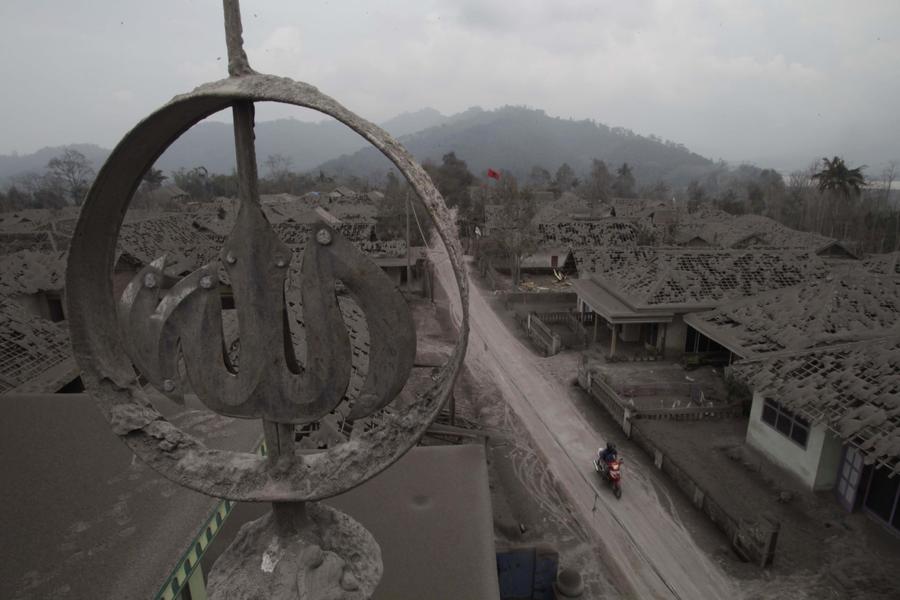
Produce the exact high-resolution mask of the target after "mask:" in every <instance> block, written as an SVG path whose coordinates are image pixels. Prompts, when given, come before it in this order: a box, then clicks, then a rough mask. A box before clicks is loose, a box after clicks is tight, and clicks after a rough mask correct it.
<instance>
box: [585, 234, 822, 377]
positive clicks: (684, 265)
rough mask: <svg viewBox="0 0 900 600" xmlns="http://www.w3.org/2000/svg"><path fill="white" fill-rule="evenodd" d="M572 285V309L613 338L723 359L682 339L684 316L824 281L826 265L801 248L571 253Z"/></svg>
mask: <svg viewBox="0 0 900 600" xmlns="http://www.w3.org/2000/svg"><path fill="white" fill-rule="evenodd" d="M576 261H577V262H578V272H579V274H580V279H578V280H575V281H573V283H572V285H573V288H574V290H575V292H576V293H577V295H578V310H579V311H580V312H582V313H584V314H585V320H586V321H587V322H590V321H593V322H594V332H595V338H596V336H597V334H598V328H599V327H600V325H604V326H605V327H606V328H609V329H610V330H611V334H610V335H611V337H610V342H609V343H610V355H613V354H615V348H616V344H617V342H616V340H617V339H618V340H619V341H622V342H629V343H640V344H650V345H653V346H655V347H656V349H657V350H658V351H660V352H665V353H668V354H671V355H681V354H683V353H703V354H707V355H713V356H716V357H718V358H719V359H720V360H721V359H722V358H724V360H727V358H728V355H727V350H726V349H725V348H723V347H721V346H719V345H717V344H709V343H704V342H703V341H702V340H698V339H696V338H695V337H692V336H690V335H689V332H688V328H687V325H686V324H685V321H684V319H685V316H686V315H688V314H689V313H695V312H701V311H706V310H710V309H713V308H715V307H717V306H719V305H721V304H723V303H726V302H728V301H730V300H735V299H737V298H742V297H747V296H753V295H756V294H759V293H761V292H765V291H768V290H772V289H779V288H785V287H790V286H794V285H798V284H800V283H803V282H806V281H810V280H815V279H820V278H824V277H825V276H826V275H827V274H828V273H829V271H828V268H827V266H826V265H825V263H824V262H823V261H822V260H821V259H820V258H819V257H818V256H816V255H815V254H814V253H812V252H810V251H807V250H793V251H789V250H779V251H765V250H732V249H696V250H695V249H686V248H655V247H645V246H638V247H634V248H621V249H617V248H609V249H606V250H604V251H602V252H594V253H590V254H589V253H586V252H582V253H577V254H576Z"/></svg>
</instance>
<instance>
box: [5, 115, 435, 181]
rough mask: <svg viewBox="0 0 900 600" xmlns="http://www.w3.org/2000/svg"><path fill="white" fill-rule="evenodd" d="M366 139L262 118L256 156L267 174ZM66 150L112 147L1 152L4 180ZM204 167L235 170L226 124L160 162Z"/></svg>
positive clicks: (183, 143) (407, 118) (89, 153)
mask: <svg viewBox="0 0 900 600" xmlns="http://www.w3.org/2000/svg"><path fill="white" fill-rule="evenodd" d="M446 119H447V117H445V116H444V115H442V114H441V113H439V112H438V111H436V110H434V109H433V108H424V109H422V110H419V111H416V112H407V113H403V114H400V115H398V116H396V117H394V118H392V119H389V120H387V121H385V122H384V123H382V124H381V126H382V127H384V128H385V129H386V130H387V131H388V132H390V133H391V134H392V135H394V136H403V135H406V134H409V133H412V132H415V131H419V130H421V129H425V128H428V127H432V126H433V125H436V124H439V123H442V122H444V121H445V120H446ZM365 146H366V141H365V140H364V139H363V138H362V137H360V136H359V135H357V134H356V133H354V132H353V131H351V130H350V129H349V128H347V127H345V126H344V125H342V124H341V123H338V122H337V121H334V120H330V119H329V120H324V121H320V122H318V123H311V122H308V121H300V120H297V119H278V120H274V121H260V122H258V123H257V124H256V156H257V160H258V161H259V168H260V172H261V173H262V174H265V170H266V166H265V161H266V158H267V157H268V156H269V155H273V154H280V155H282V156H284V157H287V158H288V159H289V160H290V163H291V164H290V168H291V169H292V170H294V171H299V172H304V171H310V170H312V169H314V168H316V167H317V166H319V165H320V164H321V163H323V162H325V161H327V160H330V159H333V158H335V157H337V156H341V155H342V154H348V153H351V152H356V151H357V150H360V149H362V148H364V147H365ZM66 149H72V150H77V151H79V152H81V153H82V154H84V155H85V157H86V158H87V159H88V162H89V163H90V164H91V166H92V167H93V168H94V169H95V170H97V169H99V168H100V166H101V165H102V164H103V161H105V160H106V157H107V156H109V152H110V151H109V149H107V148H101V147H100V146H96V145H93V144H71V145H68V146H59V147H55V148H43V149H41V150H38V151H37V152H34V153H31V154H21V155H18V154H13V155H5V156H4V155H0V185H2V183H3V180H4V179H8V178H12V177H15V176H17V175H21V174H23V173H26V172H35V173H42V172H43V171H44V169H45V168H46V166H47V163H48V162H49V161H50V159H52V158H55V157H57V156H59V155H61V154H62V153H63V152H64V151H65V150H66ZM199 166H203V167H206V169H207V170H208V171H209V172H210V173H225V174H227V173H231V171H232V169H234V130H233V129H232V127H231V125H230V124H228V123H219V122H216V121H205V122H203V123H200V124H198V125H196V126H194V127H192V128H191V129H190V130H189V131H188V132H187V133H185V134H184V135H183V136H181V138H179V139H178V140H177V141H176V142H175V143H174V144H173V145H172V146H171V147H170V148H169V149H168V150H167V151H166V153H165V154H163V155H162V156H161V157H160V159H159V161H158V162H157V163H156V167H157V168H159V169H162V170H163V171H164V172H166V173H168V172H171V171H174V170H175V169H181V168H183V169H192V168H194V167H199Z"/></svg>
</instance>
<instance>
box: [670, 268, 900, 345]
mask: <svg viewBox="0 0 900 600" xmlns="http://www.w3.org/2000/svg"><path fill="white" fill-rule="evenodd" d="M685 322H686V323H688V324H689V325H691V326H692V327H694V328H695V329H697V330H698V331H700V332H701V333H703V334H704V335H706V336H707V337H710V338H712V339H714V340H715V341H716V342H718V343H719V344H721V345H723V346H725V347H727V348H728V349H730V350H731V351H732V352H734V353H736V354H738V355H740V356H742V357H745V358H751V357H757V356H760V355H763V354H767V353H770V352H779V351H784V350H803V349H807V348H815V347H818V346H826V345H832V344H836V343H841V342H851V341H858V340H861V339H866V338H873V337H883V336H885V335H893V334H900V279H897V278H893V277H884V276H881V275H874V274H872V273H868V272H866V271H863V270H854V271H853V272H848V273H844V274H835V275H833V276H827V277H825V278H821V279H814V280H811V281H807V282H805V283H803V284H801V285H799V286H796V287H790V288H783V289H779V290H774V291H770V292H766V293H762V294H759V295H757V296H753V297H750V298H743V299H740V300H736V301H733V302H729V303H727V304H723V305H721V306H719V307H718V308H716V309H714V310H711V311H708V312H702V313H694V314H691V315H688V316H686V317H685Z"/></svg>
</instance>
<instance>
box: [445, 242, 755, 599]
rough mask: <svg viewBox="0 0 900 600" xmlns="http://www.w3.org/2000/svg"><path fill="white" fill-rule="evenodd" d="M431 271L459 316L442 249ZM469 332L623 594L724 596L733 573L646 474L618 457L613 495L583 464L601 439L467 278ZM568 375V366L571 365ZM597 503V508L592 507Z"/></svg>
mask: <svg viewBox="0 0 900 600" xmlns="http://www.w3.org/2000/svg"><path fill="white" fill-rule="evenodd" d="M431 258H432V261H433V263H434V264H435V273H436V275H437V277H438V278H439V279H440V281H441V284H442V286H443V287H444V289H446V290H448V291H449V294H448V295H449V297H450V303H451V314H452V315H453V317H454V319H455V320H457V321H458V320H459V318H460V307H459V300H458V298H456V297H455V294H454V292H452V291H450V290H455V289H456V286H455V283H454V280H453V272H452V269H451V267H450V264H449V262H448V260H447V257H446V254H444V253H443V252H442V251H433V252H432V257H431ZM469 289H470V315H471V335H470V338H469V348H468V355H467V357H466V360H467V364H468V366H469V368H470V369H471V371H472V372H473V374H474V375H475V376H476V377H478V378H485V379H489V380H491V381H493V382H494V383H495V384H496V385H497V386H498V387H499V388H500V390H501V391H502V393H503V396H504V399H505V401H506V402H507V403H509V405H510V406H511V407H512V409H513V410H514V411H515V412H516V414H518V416H519V418H520V419H521V420H522V422H523V423H524V424H525V426H526V427H527V429H528V431H529V433H530V434H531V436H532V437H533V439H534V442H535V444H536V445H537V446H538V447H539V448H540V450H541V452H542V453H543V454H544V455H545V457H546V458H547V461H548V466H549V468H550V470H551V472H552V473H553V474H554V476H555V477H556V478H557V480H558V481H559V484H560V485H561V487H562V488H563V489H564V490H565V491H566V493H567V494H568V495H569V497H570V498H571V500H572V502H573V504H574V506H575V508H576V510H577V511H578V514H579V516H580V518H581V521H582V522H583V523H584V525H585V526H586V528H587V529H588V530H589V531H590V532H591V533H592V534H593V535H594V538H595V540H596V543H597V545H598V547H599V548H600V550H601V554H602V556H604V558H605V561H606V562H607V565H606V566H607V567H608V568H609V570H610V576H611V578H612V579H613V581H614V582H615V583H616V585H617V587H618V588H619V591H620V593H621V594H622V595H623V596H625V597H629V598H641V599H645V598H680V599H684V600H695V599H705V598H710V599H732V598H735V597H737V596H739V594H738V590H737V586H736V585H735V584H734V582H733V581H732V580H731V579H730V578H729V577H728V576H727V575H726V574H725V573H723V572H722V570H721V569H720V568H719V567H718V566H717V565H716V564H715V563H713V562H712V561H711V560H710V558H709V557H708V556H707V555H706V554H705V553H704V552H703V551H702V550H701V549H700V548H699V547H698V546H697V544H696V543H695V542H694V540H693V539H692V537H691V535H690V534H689V532H688V531H687V530H686V529H685V528H684V526H683V525H682V524H681V523H680V522H678V521H677V520H676V518H675V517H673V516H672V514H671V513H669V512H668V511H666V509H665V507H664V505H668V504H669V503H668V501H665V502H661V500H662V499H661V498H659V496H658V493H657V491H656V489H655V488H654V486H653V485H652V483H651V480H650V478H651V477H652V476H654V475H655V474H650V473H645V472H643V471H642V469H640V467H639V466H638V465H637V464H635V463H636V461H632V462H630V463H626V469H627V470H626V472H625V477H624V479H623V488H624V491H625V493H624V496H623V499H622V500H621V501H617V500H616V499H615V498H614V497H613V495H612V494H611V493H610V491H609V490H608V489H607V488H606V487H604V486H601V484H600V481H599V480H598V479H597V476H596V474H595V473H594V471H593V468H592V466H591V459H592V457H593V455H594V453H595V452H596V450H597V447H598V446H600V445H601V444H603V443H605V440H604V439H603V436H602V435H601V434H600V433H599V432H598V431H595V430H594V429H592V427H591V425H590V424H589V423H587V422H585V420H584V418H583V417H581V415H580V414H579V413H578V410H577V408H576V407H575V406H574V405H573V404H572V401H571V400H570V398H569V396H568V394H567V391H566V389H565V388H564V387H562V386H561V385H560V384H559V383H558V382H557V381H555V380H549V379H548V378H547V377H545V376H544V372H543V370H542V369H541V368H540V366H539V364H538V361H539V360H540V359H538V358H537V357H535V356H534V355H533V354H532V352H531V351H530V350H529V349H528V348H526V347H524V346H523V345H522V344H521V342H520V341H519V340H518V339H516V337H515V336H513V335H512V334H511V333H510V332H509V330H508V329H507V328H506V326H505V325H504V324H503V322H502V321H501V320H500V319H499V318H498V316H497V315H496V314H495V313H494V311H493V310H492V309H491V307H490V306H489V305H488V303H487V301H486V299H485V298H484V296H483V295H482V294H483V292H482V290H481V289H479V288H478V287H477V286H474V285H473V286H470V288H469ZM573 375H574V374H573ZM595 509H596V510H595Z"/></svg>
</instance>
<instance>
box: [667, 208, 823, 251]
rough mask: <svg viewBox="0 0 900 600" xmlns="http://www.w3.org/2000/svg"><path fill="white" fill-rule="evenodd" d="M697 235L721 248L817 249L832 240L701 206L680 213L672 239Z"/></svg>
mask: <svg viewBox="0 0 900 600" xmlns="http://www.w3.org/2000/svg"><path fill="white" fill-rule="evenodd" d="M695 236H696V237H701V238H703V239H704V240H706V241H708V242H710V243H711V244H712V245H714V246H719V247H722V248H752V247H759V248H803V249H809V250H818V249H819V248H821V247H823V246H825V245H826V244H828V243H829V242H832V241H834V239H833V238H828V237H825V236H822V235H819V234H817V233H812V232H807V231H797V230H796V229H791V228H790V227H787V226H785V225H782V224H781V223H779V222H778V221H775V220H774V219H770V218H769V217H764V216H761V215H731V214H728V213H725V212H722V211H719V210H716V209H711V208H705V209H703V210H700V211H698V212H695V213H690V214H686V213H683V214H680V215H679V219H678V225H677V231H676V239H683V240H685V241H686V240H689V239H692V238H694V237H695Z"/></svg>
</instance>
